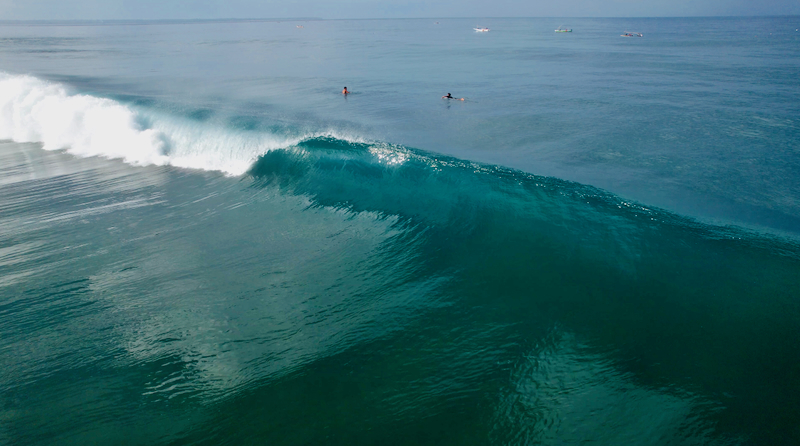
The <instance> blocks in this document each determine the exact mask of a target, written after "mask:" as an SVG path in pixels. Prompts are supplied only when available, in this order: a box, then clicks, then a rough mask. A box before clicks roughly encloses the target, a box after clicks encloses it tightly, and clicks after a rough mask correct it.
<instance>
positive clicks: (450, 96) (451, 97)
mask: <svg viewBox="0 0 800 446" xmlns="http://www.w3.org/2000/svg"><path fill="white" fill-rule="evenodd" d="M442 99H455V100H456V101H463V100H464V98H454V97H453V95H451V94H450V93H447V95H445V96H442Z"/></svg>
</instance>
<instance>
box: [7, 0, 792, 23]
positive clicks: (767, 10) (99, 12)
mask: <svg viewBox="0 0 800 446" xmlns="http://www.w3.org/2000/svg"><path fill="white" fill-rule="evenodd" d="M698 15H699V16H729V15H800V0H558V1H553V0H547V1H545V0H440V1H419V0H335V1H334V0H280V1H279V0H0V20H40V19H41V20H73V19H85V20H97V19H213V18H279V17H320V18H325V19H343V18H395V17H397V18H399V17H656V16H698Z"/></svg>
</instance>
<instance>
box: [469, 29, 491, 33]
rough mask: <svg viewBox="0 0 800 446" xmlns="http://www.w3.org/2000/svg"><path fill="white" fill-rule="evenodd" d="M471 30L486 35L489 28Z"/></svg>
mask: <svg viewBox="0 0 800 446" xmlns="http://www.w3.org/2000/svg"><path fill="white" fill-rule="evenodd" d="M472 29H474V30H475V31H477V32H479V33H488V32H489V28H472Z"/></svg>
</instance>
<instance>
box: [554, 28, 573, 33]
mask: <svg viewBox="0 0 800 446" xmlns="http://www.w3.org/2000/svg"><path fill="white" fill-rule="evenodd" d="M556 32H557V33H571V32H572V28H562V27H560V26H559V27H558V29H557V30H556Z"/></svg>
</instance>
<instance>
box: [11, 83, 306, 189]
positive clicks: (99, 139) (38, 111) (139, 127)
mask: <svg viewBox="0 0 800 446" xmlns="http://www.w3.org/2000/svg"><path fill="white" fill-rule="evenodd" d="M0 139H9V140H13V141H16V142H39V143H42V144H43V148H44V149H45V150H62V149H63V150H66V151H67V152H69V153H71V154H73V155H77V156H83V157H86V156H102V157H105V158H118V159H122V160H123V161H124V162H126V163H129V164H133V165H139V166H144V165H159V166H162V165H172V166H176V167H185V168H192V169H202V170H213V171H221V172H225V173H227V174H230V175H240V174H242V173H244V172H245V171H246V170H247V169H248V168H249V167H250V165H251V164H252V163H253V161H254V160H255V159H256V157H257V156H258V155H261V154H263V153H265V152H267V151H269V150H271V149H274V148H278V147H287V146H289V145H291V144H293V143H294V142H297V141H299V140H301V139H303V137H302V136H301V137H281V136H279V135H275V134H270V133H265V132H242V131H236V130H235V129H230V128H225V127H221V126H216V127H215V126H214V125H213V124H210V123H207V122H196V121H193V120H191V119H189V118H180V117H176V116H170V115H167V114H163V113H157V112H153V111H151V110H138V109H136V108H133V107H132V106H128V105H124V104H121V103H119V102H117V101H114V100H111V99H105V98H98V97H94V96H90V95H85V94H76V93H73V92H70V90H69V88H67V87H66V86H64V85H62V84H59V83H53V82H47V81H43V80H41V79H37V78H35V77H31V76H18V75H9V74H3V73H0Z"/></svg>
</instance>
